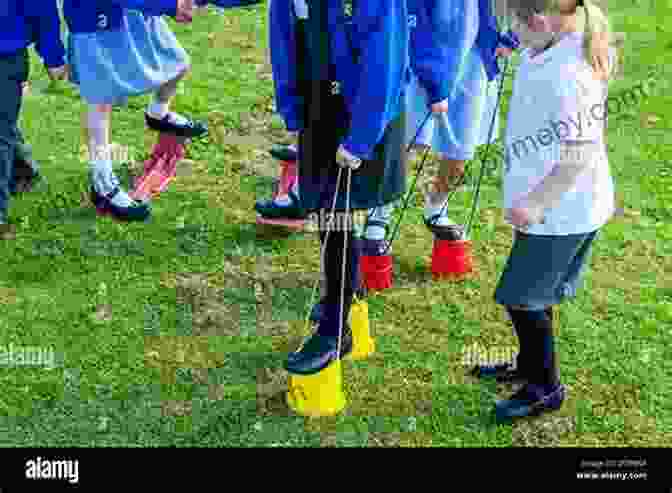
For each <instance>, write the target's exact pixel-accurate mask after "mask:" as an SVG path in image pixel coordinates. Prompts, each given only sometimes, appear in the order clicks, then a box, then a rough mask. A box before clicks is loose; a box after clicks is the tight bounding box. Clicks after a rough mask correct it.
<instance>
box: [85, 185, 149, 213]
mask: <svg viewBox="0 0 672 493" xmlns="http://www.w3.org/2000/svg"><path fill="white" fill-rule="evenodd" d="M119 191H120V189H119V187H117V188H115V189H114V190H112V192H111V193H110V194H108V195H107V196H105V195H101V194H99V193H98V192H96V190H95V189H94V188H93V186H92V187H91V189H90V191H89V194H90V197H91V202H93V205H94V206H96V209H97V210H98V212H99V213H101V214H110V215H111V216H112V217H114V218H115V219H117V220H119V221H126V222H130V221H145V220H147V218H148V217H149V216H150V214H151V209H150V207H149V204H143V203H141V202H137V203H136V204H137V205H135V206H133V207H118V206H116V205H114V204H113V203H112V199H113V198H114V196H115V195H117V194H118V193H119Z"/></svg>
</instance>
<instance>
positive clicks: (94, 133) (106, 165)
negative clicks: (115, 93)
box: [86, 104, 135, 208]
mask: <svg viewBox="0 0 672 493" xmlns="http://www.w3.org/2000/svg"><path fill="white" fill-rule="evenodd" d="M111 115H112V105H109V104H90V105H88V109H87V113H86V130H87V134H88V142H87V146H88V149H89V167H90V172H91V181H92V184H93V188H94V190H95V191H96V192H97V193H98V194H99V195H104V196H108V197H109V196H110V195H111V194H112V193H113V192H114V191H115V190H117V189H118V188H119V179H118V178H117V177H116V176H115V174H114V170H113V169H112V155H111V152H110V120H111ZM111 202H112V204H113V205H115V206H117V207H123V208H128V207H132V206H133V205H135V201H134V200H133V199H132V198H131V197H129V195H128V194H127V193H126V192H124V191H123V190H119V191H118V193H116V194H115V195H113V196H112V198H111Z"/></svg>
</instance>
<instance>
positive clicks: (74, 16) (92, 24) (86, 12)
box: [63, 0, 261, 34]
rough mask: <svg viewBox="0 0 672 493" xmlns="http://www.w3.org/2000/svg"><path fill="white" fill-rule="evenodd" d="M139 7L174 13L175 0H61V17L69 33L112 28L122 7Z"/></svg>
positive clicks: (218, 1)
mask: <svg viewBox="0 0 672 493" xmlns="http://www.w3.org/2000/svg"><path fill="white" fill-rule="evenodd" d="M260 2H261V0H208V1H204V0H198V1H197V2H196V3H197V4H198V5H205V4H206V3H212V4H214V5H217V6H219V7H223V8H232V7H241V6H247V5H254V4H257V3H260ZM125 9H132V10H139V11H140V12H142V13H143V14H145V15H146V16H148V17H153V16H162V15H167V16H170V17H175V15H176V14H177V0H64V1H63V17H64V18H65V20H66V22H67V24H68V29H69V30H70V32H71V33H73V34H78V33H92V32H96V31H108V30H109V31H114V30H118V29H119V28H120V27H121V25H122V20H123V18H124V10H125Z"/></svg>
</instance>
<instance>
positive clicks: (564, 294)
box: [494, 231, 598, 310]
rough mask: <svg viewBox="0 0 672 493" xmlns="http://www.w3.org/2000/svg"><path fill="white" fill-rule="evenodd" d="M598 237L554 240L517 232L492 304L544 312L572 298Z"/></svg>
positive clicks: (581, 236)
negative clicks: (521, 306)
mask: <svg viewBox="0 0 672 493" xmlns="http://www.w3.org/2000/svg"><path fill="white" fill-rule="evenodd" d="M597 233H598V231H594V232H592V233H585V234H576V235H567V236H555V235H530V234H526V233H521V232H519V231H516V232H515V236H514V241H513V246H512V248H511V253H510V254H509V259H508V261H507V263H506V266H505V268H504V271H503V273H502V275H501V277H500V279H499V284H498V285H497V288H496V290H495V296H494V297H495V301H496V302H497V303H499V304H501V305H507V306H511V305H525V306H527V307H529V309H532V310H543V309H544V308H546V307H548V306H551V305H557V304H560V303H561V302H562V301H563V300H565V299H567V298H573V297H575V296H576V293H577V291H578V289H579V288H580V286H581V282H582V277H583V273H584V271H585V268H586V266H587V264H588V262H589V259H590V253H591V249H592V244H593V242H594V240H595V237H596V236H597Z"/></svg>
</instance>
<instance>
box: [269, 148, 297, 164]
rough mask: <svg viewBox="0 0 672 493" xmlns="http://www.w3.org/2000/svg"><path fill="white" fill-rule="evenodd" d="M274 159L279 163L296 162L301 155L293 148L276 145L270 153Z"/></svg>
mask: <svg viewBox="0 0 672 493" xmlns="http://www.w3.org/2000/svg"><path fill="white" fill-rule="evenodd" d="M269 153H270V154H271V156H272V157H273V159H277V160H278V161H296V160H297V159H299V153H298V152H297V151H296V149H294V148H293V147H291V146H280V145H275V146H273V147H272V148H271V150H270V151H269Z"/></svg>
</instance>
